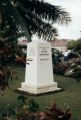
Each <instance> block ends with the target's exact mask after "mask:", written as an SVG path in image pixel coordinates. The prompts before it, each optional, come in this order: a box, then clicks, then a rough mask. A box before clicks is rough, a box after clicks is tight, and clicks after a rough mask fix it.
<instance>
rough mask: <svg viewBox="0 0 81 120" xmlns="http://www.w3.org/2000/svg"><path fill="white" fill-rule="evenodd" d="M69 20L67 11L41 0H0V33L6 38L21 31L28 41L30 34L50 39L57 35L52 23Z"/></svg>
mask: <svg viewBox="0 0 81 120" xmlns="http://www.w3.org/2000/svg"><path fill="white" fill-rule="evenodd" d="M70 21H71V19H70V15H69V13H68V12H66V11H65V10H64V9H62V8H61V7H60V6H54V5H51V4H49V3H47V2H44V1H43V0H0V34H1V35H2V37H3V36H4V37H3V38H6V39H9V38H12V37H13V36H17V35H20V34H21V33H23V34H24V35H25V36H26V37H27V38H28V40H29V41H30V40H31V36H32V34H37V35H38V36H39V37H40V36H42V37H43V38H44V39H45V40H51V39H54V37H55V36H57V35H58V32H57V29H56V28H55V27H54V25H53V24H54V23H55V22H58V23H61V24H63V23H66V24H67V23H68V22H70ZM3 33H4V34H3ZM8 34H9V35H8ZM1 35H0V36H1Z"/></svg>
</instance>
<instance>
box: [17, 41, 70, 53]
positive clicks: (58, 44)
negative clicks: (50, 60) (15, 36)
mask: <svg viewBox="0 0 81 120" xmlns="http://www.w3.org/2000/svg"><path fill="white" fill-rule="evenodd" d="M68 41H69V40H67V39H61V40H55V41H51V42H50V43H51V48H55V49H57V50H59V51H61V52H66V51H67V44H68ZM27 43H28V42H27V40H25V39H24V40H20V41H19V42H18V45H19V46H22V47H23V46H27Z"/></svg>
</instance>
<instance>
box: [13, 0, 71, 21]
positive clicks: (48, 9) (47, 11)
mask: <svg viewBox="0 0 81 120" xmlns="http://www.w3.org/2000/svg"><path fill="white" fill-rule="evenodd" d="M15 4H21V5H22V6H24V7H25V8H26V9H28V10H30V11H31V12H33V13H35V14H36V15H37V16H39V17H40V18H43V19H45V20H48V21H52V22H53V23H54V22H61V23H68V22H70V21H71V19H70V17H69V16H70V15H69V13H68V12H66V11H65V10H64V9H62V8H61V7H60V6H54V5H51V4H49V3H47V2H44V1H39V0H15Z"/></svg>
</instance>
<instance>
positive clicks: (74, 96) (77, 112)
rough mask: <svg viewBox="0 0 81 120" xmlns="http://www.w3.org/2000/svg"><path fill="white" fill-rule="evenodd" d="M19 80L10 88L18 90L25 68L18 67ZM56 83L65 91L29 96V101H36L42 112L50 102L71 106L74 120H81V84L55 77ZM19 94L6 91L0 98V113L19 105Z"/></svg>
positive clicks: (13, 82)
mask: <svg viewBox="0 0 81 120" xmlns="http://www.w3.org/2000/svg"><path fill="white" fill-rule="evenodd" d="M15 71H16V74H17V76H18V79H17V80H13V81H12V84H10V87H11V88H12V89H16V88H18V87H20V85H21V82H22V81H24V76H25V69H24V67H16V68H15ZM54 79H55V81H57V82H58V86H59V87H60V88H63V89H64V90H63V91H61V92H55V93H48V94H44V95H39V96H31V95H27V97H28V99H31V98H33V99H35V101H36V102H37V103H39V105H40V110H44V109H45V108H46V107H48V106H49V104H50V101H51V100H52V99H55V100H56V102H57V104H58V105H59V106H60V107H64V105H69V106H70V109H71V111H72V120H81V82H77V81H76V79H73V78H68V77H63V76H59V75H54ZM17 97H18V93H14V92H12V91H11V90H9V89H6V91H5V93H4V96H0V112H2V111H4V110H5V109H6V107H7V106H8V105H10V106H12V107H13V106H15V105H17Z"/></svg>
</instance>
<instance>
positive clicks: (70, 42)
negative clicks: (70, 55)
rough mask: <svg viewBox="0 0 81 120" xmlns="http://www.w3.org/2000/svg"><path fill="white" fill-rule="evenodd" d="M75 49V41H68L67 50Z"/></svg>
mask: <svg viewBox="0 0 81 120" xmlns="http://www.w3.org/2000/svg"><path fill="white" fill-rule="evenodd" d="M75 48H76V41H74V40H70V41H69V42H68V44H67V49H70V50H72V49H75Z"/></svg>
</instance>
